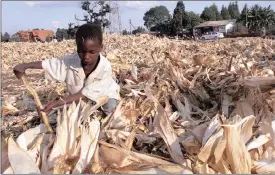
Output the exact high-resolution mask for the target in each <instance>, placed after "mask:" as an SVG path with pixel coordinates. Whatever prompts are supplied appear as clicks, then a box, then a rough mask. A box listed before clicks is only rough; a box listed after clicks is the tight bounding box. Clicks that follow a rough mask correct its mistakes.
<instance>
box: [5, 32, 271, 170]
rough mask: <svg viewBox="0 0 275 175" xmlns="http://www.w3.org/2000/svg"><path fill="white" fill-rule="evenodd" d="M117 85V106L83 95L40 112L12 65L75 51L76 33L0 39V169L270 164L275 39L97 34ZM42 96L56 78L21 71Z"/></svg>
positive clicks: (48, 95) (51, 94)
mask: <svg viewBox="0 0 275 175" xmlns="http://www.w3.org/2000/svg"><path fill="white" fill-rule="evenodd" d="M104 39H105V41H104V43H105V50H104V52H103V53H102V54H103V55H104V56H106V57H107V58H108V59H109V60H110V61H111V63H112V66H113V72H114V76H116V77H117V79H118V80H119V83H120V86H121V97H122V100H121V101H120V104H119V106H118V107H117V109H116V111H115V112H114V113H113V114H112V115H110V116H108V117H106V118H102V117H101V113H100V112H98V111H97V109H98V107H99V106H100V105H101V104H102V103H103V102H104V100H106V99H105V97H102V98H101V99H99V100H98V101H97V103H96V104H91V103H86V102H84V101H82V103H79V104H74V103H73V104H71V105H70V106H64V107H62V108H59V109H54V110H53V111H51V113H50V114H49V115H48V117H49V120H50V123H51V126H52V127H53V129H54V131H55V132H54V134H51V133H48V132H47V131H46V128H45V125H44V124H43V123H42V122H41V120H40V118H39V117H38V114H37V111H36V110H35V104H34V102H33V99H32V96H31V95H30V94H29V93H28V92H27V90H26V87H25V86H24V85H23V83H22V82H21V81H20V80H18V79H16V78H15V76H14V75H13V73H12V68H13V67H14V66H15V65H16V64H18V63H22V62H30V61H35V60H42V59H46V58H52V57H59V56H63V55H65V54H68V53H73V52H75V51H76V48H75V44H74V41H63V42H60V43H5V44H2V96H1V102H2V103H1V104H2V118H1V120H2V124H1V134H2V137H1V140H2V154H1V155H2V159H1V160H2V161H1V169H2V173H4V174H10V173H15V174H19V173H24V174H25V173H38V174H40V173H41V174H44V173H47V174H49V173H50V174H51V173H58V174H63V173H68V174H70V173H129V174H130V173H135V174H162V173H177V174H186V173H187V174H190V173H203V174H204V173H205V174H206V173H211V174H216V173H223V174H225V173H234V174H235V173H238V174H250V173H275V77H274V72H275V59H274V56H275V43H274V41H272V40H267V39H266V40H264V39H261V38H237V39H223V40H219V41H213V42H196V41H177V40H169V39H166V38H163V39H160V38H154V37H150V36H143V37H142V36H140V37H136V36H116V35H111V36H110V35H109V36H105V38H104ZM27 77H28V80H29V81H30V82H31V85H32V86H33V87H34V88H35V89H36V91H37V93H38V94H39V98H40V100H41V101H42V103H46V102H47V101H49V100H54V99H56V98H58V96H59V95H66V89H65V86H64V85H63V84H62V83H56V82H49V81H47V80H45V79H44V77H43V71H37V70H31V71H27Z"/></svg>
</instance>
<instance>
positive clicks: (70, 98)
mask: <svg viewBox="0 0 275 175" xmlns="http://www.w3.org/2000/svg"><path fill="white" fill-rule="evenodd" d="M80 98H82V99H83V98H85V96H84V95H83V94H82V93H81V92H78V93H76V94H73V95H70V96H68V97H64V98H62V99H60V100H56V101H53V102H50V103H48V104H47V105H46V106H45V107H44V109H41V111H43V112H46V113H48V112H50V111H51V109H52V108H55V107H59V106H62V105H64V104H69V103H72V102H73V101H74V102H76V103H77V102H78V101H79V100H80Z"/></svg>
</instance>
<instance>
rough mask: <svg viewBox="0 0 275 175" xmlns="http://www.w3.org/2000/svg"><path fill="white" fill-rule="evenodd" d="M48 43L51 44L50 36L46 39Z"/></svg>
mask: <svg viewBox="0 0 275 175" xmlns="http://www.w3.org/2000/svg"><path fill="white" fill-rule="evenodd" d="M45 41H46V42H48V43H49V42H51V37H50V35H48V36H47V37H46V40H45Z"/></svg>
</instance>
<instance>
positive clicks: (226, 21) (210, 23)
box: [194, 19, 236, 28]
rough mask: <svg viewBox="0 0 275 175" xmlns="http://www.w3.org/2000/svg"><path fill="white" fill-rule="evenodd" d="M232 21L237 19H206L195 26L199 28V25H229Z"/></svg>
mask: <svg viewBox="0 0 275 175" xmlns="http://www.w3.org/2000/svg"><path fill="white" fill-rule="evenodd" d="M231 22H236V20H235V19H233V20H221V21H205V22H203V23H201V24H199V25H197V26H195V27H194V28H199V27H211V26H224V25H227V24H229V23H231Z"/></svg>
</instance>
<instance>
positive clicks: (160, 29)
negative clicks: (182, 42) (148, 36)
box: [150, 20, 175, 34]
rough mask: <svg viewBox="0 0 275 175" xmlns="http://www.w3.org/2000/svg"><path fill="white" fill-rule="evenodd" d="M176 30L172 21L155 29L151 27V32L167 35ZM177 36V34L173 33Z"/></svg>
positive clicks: (156, 26)
mask: <svg viewBox="0 0 275 175" xmlns="http://www.w3.org/2000/svg"><path fill="white" fill-rule="evenodd" d="M173 30H174V27H173V21H172V20H170V21H168V22H166V23H162V24H157V25H155V26H154V27H151V29H150V31H153V32H161V33H166V34H172V33H173ZM173 34H175V33H173Z"/></svg>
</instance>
